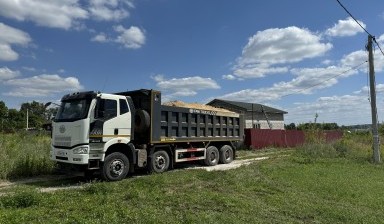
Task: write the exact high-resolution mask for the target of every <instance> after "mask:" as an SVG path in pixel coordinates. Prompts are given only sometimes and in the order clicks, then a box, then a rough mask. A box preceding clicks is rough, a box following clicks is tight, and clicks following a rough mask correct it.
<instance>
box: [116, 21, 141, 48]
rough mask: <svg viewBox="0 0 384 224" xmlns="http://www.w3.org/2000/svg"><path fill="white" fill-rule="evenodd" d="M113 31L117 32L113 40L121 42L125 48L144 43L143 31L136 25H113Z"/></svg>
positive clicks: (137, 46)
mask: <svg viewBox="0 0 384 224" xmlns="http://www.w3.org/2000/svg"><path fill="white" fill-rule="evenodd" d="M115 31H116V32H117V33H119V35H118V36H117V38H116V39H115V42H117V43H120V44H122V45H123V46H124V47H125V48H131V49H137V48H140V47H142V46H143V45H144V43H145V35H144V32H143V31H142V30H141V29H140V28H138V27H136V26H131V27H130V28H128V29H126V28H124V27H123V26H121V25H119V26H116V27H115Z"/></svg>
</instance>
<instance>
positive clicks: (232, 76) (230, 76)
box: [222, 74, 236, 80]
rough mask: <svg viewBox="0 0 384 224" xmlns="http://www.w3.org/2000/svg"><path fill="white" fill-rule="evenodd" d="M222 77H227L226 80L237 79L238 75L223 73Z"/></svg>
mask: <svg viewBox="0 0 384 224" xmlns="http://www.w3.org/2000/svg"><path fill="white" fill-rule="evenodd" d="M222 78H223V79H226V80H235V79H236V77H235V76H234V75H231V74H228V75H223V76H222Z"/></svg>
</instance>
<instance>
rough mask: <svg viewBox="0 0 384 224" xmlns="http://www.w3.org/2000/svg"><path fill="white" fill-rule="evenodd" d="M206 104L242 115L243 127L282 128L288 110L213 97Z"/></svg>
mask: <svg viewBox="0 0 384 224" xmlns="http://www.w3.org/2000/svg"><path fill="white" fill-rule="evenodd" d="M207 105H210V106H214V107H218V108H224V109H227V110H230V111H233V112H236V113H240V114H243V115H244V120H245V121H244V122H245V124H244V127H245V128H258V129H279V130H283V129H284V114H287V113H288V112H286V111H283V110H279V109H276V108H273V107H269V106H265V105H262V104H258V103H245V102H239V101H230V100H220V99H214V100H212V101H211V102H209V103H207Z"/></svg>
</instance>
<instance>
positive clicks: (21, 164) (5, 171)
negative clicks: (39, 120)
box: [0, 132, 54, 179]
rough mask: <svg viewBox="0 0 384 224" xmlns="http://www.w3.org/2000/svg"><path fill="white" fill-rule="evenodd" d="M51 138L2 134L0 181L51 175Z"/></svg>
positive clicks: (0, 142) (0, 140)
mask: <svg viewBox="0 0 384 224" xmlns="http://www.w3.org/2000/svg"><path fill="white" fill-rule="evenodd" d="M49 143H50V138H49V136H47V135H38V134H30V133H27V132H23V133H18V134H2V133H0V158H1V160H0V179H11V178H19V177H28V176H36V175H40V174H48V173H51V172H52V170H53V168H54V163H53V162H52V161H50V160H49V150H50V144H49Z"/></svg>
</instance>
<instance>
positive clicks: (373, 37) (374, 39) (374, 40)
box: [336, 0, 384, 56]
mask: <svg viewBox="0 0 384 224" xmlns="http://www.w3.org/2000/svg"><path fill="white" fill-rule="evenodd" d="M336 1H337V2H338V3H339V5H340V6H341V7H342V8H343V9H344V10H345V11H346V12H347V13H348V15H349V16H350V17H351V18H352V19H353V20H355V22H356V23H357V24H358V25H359V26H360V27H361V29H363V30H364V31H365V32H366V33H367V34H368V35H369V36H371V37H372V39H373V42H375V44H376V45H377V47H378V48H379V49H380V51H381V53H382V54H383V56H384V52H383V50H382V49H381V47H380V45H379V43H378V42H377V41H376V38H375V36H373V35H372V34H370V33H369V32H368V30H366V29H365V28H364V27H363V26H362V25H361V24H360V23H359V21H358V20H357V19H356V18H355V17H354V16H353V15H352V14H351V13H350V12H349V11H348V9H347V8H345V6H344V5H343V4H342V3H341V2H340V1H339V0H336Z"/></svg>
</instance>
